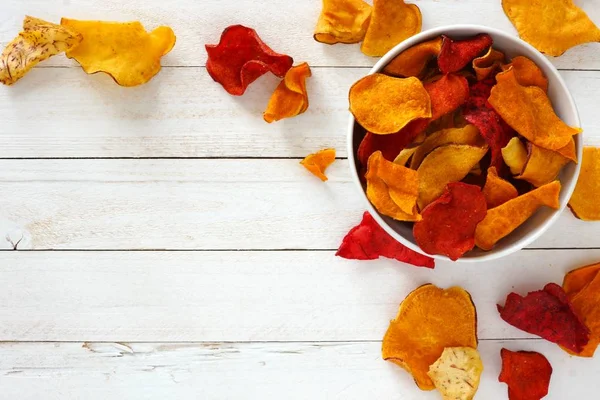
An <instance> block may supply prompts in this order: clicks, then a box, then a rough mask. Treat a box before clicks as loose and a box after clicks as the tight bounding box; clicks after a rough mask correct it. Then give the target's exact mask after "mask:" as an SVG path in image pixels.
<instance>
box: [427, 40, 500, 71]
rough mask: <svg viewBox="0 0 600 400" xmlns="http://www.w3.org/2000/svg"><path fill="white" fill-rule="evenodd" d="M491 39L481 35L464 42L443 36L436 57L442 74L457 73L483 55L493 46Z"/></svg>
mask: <svg viewBox="0 0 600 400" xmlns="http://www.w3.org/2000/svg"><path fill="white" fill-rule="evenodd" d="M493 42H494V41H493V40H492V37H491V36H490V35H488V34H487V33H482V34H479V35H477V36H473V37H472V38H469V39H464V40H453V39H452V38H449V37H448V36H444V43H443V44H442V50H441V51H440V55H439V56H438V66H439V67H440V71H442V72H443V73H444V74H449V73H451V72H458V71H460V70H461V69H463V68H464V67H466V66H467V65H469V64H470V63H471V62H472V61H473V59H474V58H475V57H477V56H479V55H480V54H482V53H485V52H486V51H487V50H488V49H489V48H490V47H491V46H492V44H493Z"/></svg>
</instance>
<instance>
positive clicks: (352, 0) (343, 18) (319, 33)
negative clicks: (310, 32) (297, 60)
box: [314, 0, 371, 44]
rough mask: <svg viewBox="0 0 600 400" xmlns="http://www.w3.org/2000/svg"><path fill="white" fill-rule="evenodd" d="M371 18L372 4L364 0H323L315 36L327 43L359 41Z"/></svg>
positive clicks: (318, 40)
mask: <svg viewBox="0 0 600 400" xmlns="http://www.w3.org/2000/svg"><path fill="white" fill-rule="evenodd" d="M370 18H371V6H370V5H369V4H367V3H365V2H364V1H363V0H323V9H322V11H321V15H320V16H319V20H318V22H317V28H316V29H315V35H314V38H315V40H316V41H317V42H321V43H326V44H335V43H358V42H360V41H361V40H363V38H364V37H365V33H367V27H368V26H369V21H370Z"/></svg>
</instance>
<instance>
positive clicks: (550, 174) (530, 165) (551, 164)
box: [516, 143, 569, 187]
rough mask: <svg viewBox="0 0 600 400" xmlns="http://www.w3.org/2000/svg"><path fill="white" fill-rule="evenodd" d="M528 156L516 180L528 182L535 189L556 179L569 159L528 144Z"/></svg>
mask: <svg viewBox="0 0 600 400" xmlns="http://www.w3.org/2000/svg"><path fill="white" fill-rule="evenodd" d="M527 147H528V148H529V155H528V157H527V162H526V163H525V166H524V167H523V171H522V172H521V174H520V175H518V176H517V177H516V178H517V179H523V180H524V181H527V182H530V183H531V184H532V185H533V186H535V187H540V186H542V185H545V184H546V183H549V182H552V181H553V180H555V179H556V177H557V176H558V174H559V173H560V170H561V169H562V167H564V166H565V165H567V164H568V163H569V159H568V158H565V157H563V156H562V155H560V154H559V153H557V152H555V151H552V150H546V149H543V148H541V147H538V146H536V145H535V144H531V143H528V145H527Z"/></svg>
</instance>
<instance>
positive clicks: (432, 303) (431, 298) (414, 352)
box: [381, 284, 477, 390]
mask: <svg viewBox="0 0 600 400" xmlns="http://www.w3.org/2000/svg"><path fill="white" fill-rule="evenodd" d="M447 347H472V348H476V347H477V313H476V310H475V305H474V304H473V301H472V300H471V296H470V295H469V293H468V292H467V291H465V290H464V289H462V288H459V287H451V288H449V289H446V290H444V289H440V288H438V287H436V286H434V285H432V284H428V285H424V286H421V287H419V288H417V289H415V290H414V291H413V292H411V293H410V294H409V295H408V296H407V297H406V298H405V299H404V301H403V302H402V304H400V309H399V310H398V315H397V316H396V318H395V319H394V320H392V321H391V322H390V326H389V328H388V330H387V332H386V333H385V336H384V338H383V346H382V351H381V353H382V356H383V359H384V360H387V361H391V362H393V363H395V364H397V365H399V366H400V367H402V368H404V369H405V370H406V371H408V372H409V373H410V374H411V375H412V376H413V378H414V379H415V383H416V384H417V385H418V386H419V388H421V389H422V390H433V389H435V385H434V383H433V381H432V380H431V378H430V377H429V376H428V375H427V373H428V372H429V366H430V365H431V364H433V363H434V362H435V361H436V360H437V359H438V358H440V356H441V355H442V353H443V351H444V349H445V348H447Z"/></svg>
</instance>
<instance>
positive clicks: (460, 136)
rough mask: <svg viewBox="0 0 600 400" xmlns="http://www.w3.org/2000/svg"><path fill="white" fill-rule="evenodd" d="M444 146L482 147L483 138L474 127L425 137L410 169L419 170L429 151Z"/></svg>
mask: <svg viewBox="0 0 600 400" xmlns="http://www.w3.org/2000/svg"><path fill="white" fill-rule="evenodd" d="M446 144H468V145H472V146H474V145H476V144H481V145H483V138H482V137H481V136H480V135H479V130H478V129H477V127H475V125H466V126H464V127H462V128H450V129H442V130H441V131H437V132H434V133H432V134H431V135H429V136H427V138H426V139H425V141H424V142H423V143H422V144H421V145H420V146H419V147H417V149H416V151H415V154H414V155H413V158H412V160H411V162H410V167H411V168H412V169H417V168H419V165H421V162H422V161H423V159H424V158H425V156H427V155H428V154H429V153H431V151H433V150H434V149H436V148H438V147H440V146H443V145H446Z"/></svg>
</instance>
